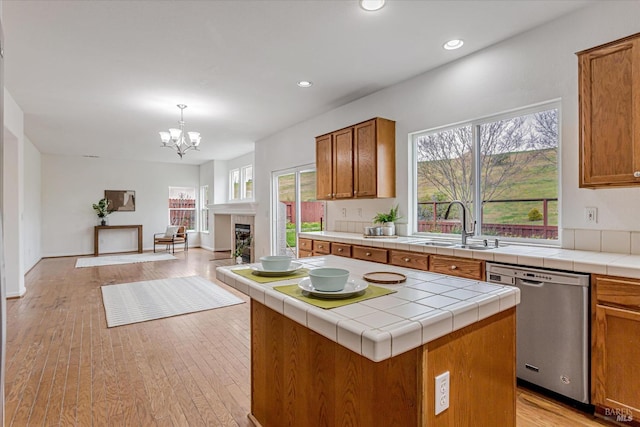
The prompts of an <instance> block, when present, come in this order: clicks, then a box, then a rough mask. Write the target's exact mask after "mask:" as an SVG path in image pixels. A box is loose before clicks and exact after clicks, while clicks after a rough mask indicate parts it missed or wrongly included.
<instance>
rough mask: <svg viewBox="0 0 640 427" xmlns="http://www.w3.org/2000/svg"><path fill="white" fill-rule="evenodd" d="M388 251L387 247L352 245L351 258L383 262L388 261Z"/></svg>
mask: <svg viewBox="0 0 640 427" xmlns="http://www.w3.org/2000/svg"><path fill="white" fill-rule="evenodd" d="M388 253H389V251H388V250H387V249H380V248H372V247H368V246H353V248H351V254H352V258H356V259H361V260H364V261H373V262H382V263H384V264H386V263H387V262H388V257H389V254H388Z"/></svg>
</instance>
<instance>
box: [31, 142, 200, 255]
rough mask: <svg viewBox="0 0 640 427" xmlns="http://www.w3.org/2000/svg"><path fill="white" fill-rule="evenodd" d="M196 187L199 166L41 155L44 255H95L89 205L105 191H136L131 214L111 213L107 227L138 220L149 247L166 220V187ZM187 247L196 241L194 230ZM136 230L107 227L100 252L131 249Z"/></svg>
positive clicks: (194, 244) (93, 219) (95, 217)
mask: <svg viewBox="0 0 640 427" xmlns="http://www.w3.org/2000/svg"><path fill="white" fill-rule="evenodd" d="M170 186H175V187H194V188H199V186H200V183H199V166H193V165H180V164H169V163H150V162H142V161H134V160H131V161H122V160H118V161H115V160H111V159H102V158H98V159H96V158H85V157H71V156H58V155H51V154H43V155H42V206H43V212H42V254H43V256H45V257H48V256H66V255H81V254H93V230H94V226H95V225H97V222H98V221H97V216H96V215H95V213H94V211H93V209H92V207H91V205H92V204H93V203H96V202H97V201H98V200H99V199H101V198H102V197H103V196H104V190H133V191H135V192H136V210H135V212H114V213H112V214H111V215H109V225H121V224H142V225H143V232H144V233H143V236H144V239H143V246H144V249H145V250H146V249H152V248H153V234H154V233H159V232H164V230H165V228H166V226H167V223H168V221H169V214H168V196H169V195H168V188H169V187H170ZM189 244H190V246H197V245H199V244H200V242H199V237H198V233H191V234H190V235H189ZM136 248H137V238H136V234H135V231H130V230H108V231H103V232H101V234H100V252H101V253H109V252H118V251H125V250H135V249H136Z"/></svg>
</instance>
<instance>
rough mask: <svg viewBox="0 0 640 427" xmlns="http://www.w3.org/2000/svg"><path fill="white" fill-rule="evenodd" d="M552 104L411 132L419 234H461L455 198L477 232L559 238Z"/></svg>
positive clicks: (555, 129)
mask: <svg viewBox="0 0 640 427" xmlns="http://www.w3.org/2000/svg"><path fill="white" fill-rule="evenodd" d="M558 117H559V110H558V106H557V105H555V104H546V105H544V106H540V107H537V108H535V109H528V110H521V111H519V112H516V113H511V114H508V115H506V114H505V115H499V116H493V117H489V118H485V119H483V120H477V121H473V122H470V123H465V124H462V125H456V126H451V127H446V128H440V129H436V130H431V131H426V132H421V133H418V134H414V135H413V138H412V141H413V150H414V160H415V163H414V166H415V177H414V178H415V189H416V192H415V194H414V201H415V204H414V206H415V216H414V217H415V218H416V221H415V223H414V229H415V230H416V231H417V232H428V233H449V234H460V232H461V223H460V217H461V212H460V208H459V206H457V205H454V206H453V207H452V209H451V212H450V215H449V218H444V214H445V212H446V210H447V207H448V205H449V202H451V201H453V200H460V201H462V202H464V204H465V205H466V206H467V207H468V208H469V213H470V217H471V219H470V221H469V222H470V223H469V225H468V226H467V229H470V228H471V225H472V224H473V222H475V223H476V224H475V230H474V231H475V236H483V237H500V238H508V239H528V240H537V241H539V240H541V239H542V240H551V241H553V240H557V239H558Z"/></svg>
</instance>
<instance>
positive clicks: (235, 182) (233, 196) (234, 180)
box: [229, 169, 240, 200]
mask: <svg viewBox="0 0 640 427" xmlns="http://www.w3.org/2000/svg"><path fill="white" fill-rule="evenodd" d="M229 200H240V169H233V170H232V171H231V172H229Z"/></svg>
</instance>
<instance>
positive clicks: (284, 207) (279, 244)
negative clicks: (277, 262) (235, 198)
mask: <svg viewBox="0 0 640 427" xmlns="http://www.w3.org/2000/svg"><path fill="white" fill-rule="evenodd" d="M272 176H273V181H272V182H273V193H272V194H273V203H272V206H273V212H272V216H271V218H272V234H271V241H272V253H274V254H277V255H290V256H293V257H294V258H297V257H298V248H297V243H298V242H297V235H298V233H299V232H300V231H304V232H306V231H322V230H324V229H325V228H326V226H325V218H326V209H325V207H326V206H325V202H324V201H320V200H316V170H315V165H309V166H302V167H299V168H295V169H289V170H286V171H279V172H274V173H273V174H272Z"/></svg>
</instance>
